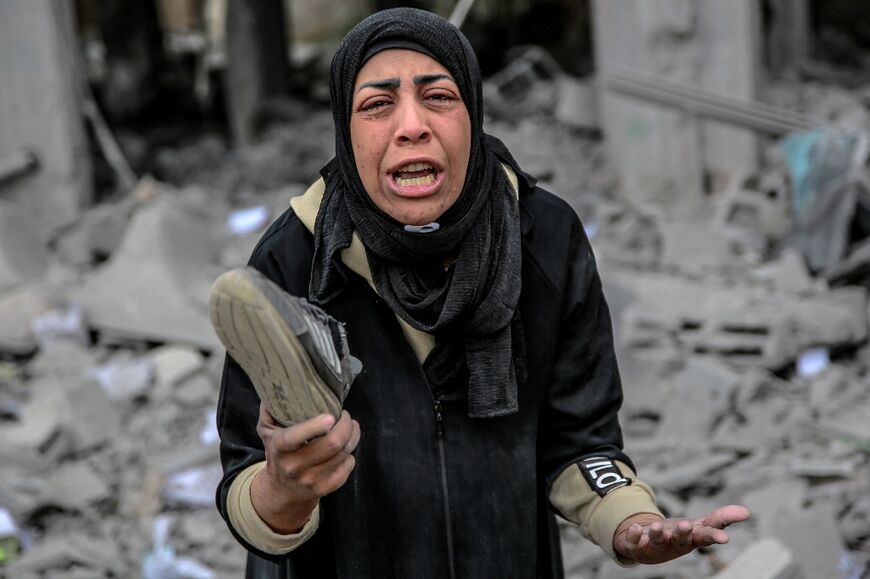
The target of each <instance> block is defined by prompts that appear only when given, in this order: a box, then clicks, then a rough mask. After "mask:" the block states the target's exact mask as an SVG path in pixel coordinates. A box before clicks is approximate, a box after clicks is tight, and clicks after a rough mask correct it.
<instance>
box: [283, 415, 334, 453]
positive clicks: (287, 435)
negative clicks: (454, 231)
mask: <svg viewBox="0 0 870 579" xmlns="http://www.w3.org/2000/svg"><path fill="white" fill-rule="evenodd" d="M334 425H335V418H334V417H333V416H331V415H329V414H321V415H320V416H315V417H314V418H311V419H308V420H306V421H305V422H300V423H299V424H294V425H293V426H288V427H287V428H285V429H283V431H282V432H281V433H280V436H279V437H278V440H277V441H276V443H277V444H278V445H279V446H280V450H281V451H283V452H291V451H294V450H297V449H299V448H302V447H303V446H306V445H307V444H308V443H309V441H312V440H315V439H317V438H320V437H321V436H324V435H326V433H328V432H329V431H330V429H331V428H332V427H333V426H334Z"/></svg>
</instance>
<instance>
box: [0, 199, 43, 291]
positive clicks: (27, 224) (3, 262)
mask: <svg viewBox="0 0 870 579" xmlns="http://www.w3.org/2000/svg"><path fill="white" fill-rule="evenodd" d="M37 231H38V229H37V227H36V224H35V223H34V222H33V221H32V220H31V219H30V217H29V216H28V215H27V214H26V213H25V212H24V211H23V210H22V209H20V208H18V207H16V206H15V205H13V204H12V203H9V202H5V201H4V202H0V292H2V291H5V290H8V289H10V288H12V287H14V286H16V285H19V284H21V283H24V282H28V281H34V280H37V279H39V278H40V277H41V276H42V274H43V273H44V272H45V270H46V268H48V263H49V252H48V249H47V248H46V247H45V245H44V244H43V241H42V239H40V238H39V236H38V234H37Z"/></svg>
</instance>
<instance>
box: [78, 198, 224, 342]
mask: <svg viewBox="0 0 870 579" xmlns="http://www.w3.org/2000/svg"><path fill="white" fill-rule="evenodd" d="M213 235H214V232H213V231H212V229H211V227H210V224H209V220H208V219H203V217H202V216H201V215H197V214H196V213H195V212H193V211H192V210H190V209H189V208H188V207H187V206H186V205H185V204H184V203H182V202H181V201H179V200H177V199H173V198H171V197H170V196H169V195H162V196H160V197H159V198H157V199H155V200H154V201H152V202H151V203H148V204H145V205H143V206H142V207H140V209H139V210H138V211H137V212H136V214H135V215H134V216H133V219H132V221H131V223H130V227H129V228H128V230H127V232H126V234H125V236H124V239H123V241H122V243H121V246H120V247H119V248H118V250H117V251H116V252H115V254H114V255H113V257H112V259H111V260H110V261H109V262H108V263H107V264H106V265H105V266H104V267H101V268H99V269H97V270H96V271H94V272H93V273H92V274H89V275H88V277H87V278H86V281H85V283H84V284H83V285H82V287H80V288H78V289H77V290H76V291H75V292H74V295H75V297H76V299H77V300H78V301H79V302H80V303H81V304H82V305H83V307H84V308H85V310H86V312H87V317H88V320H89V321H90V322H91V324H92V325H93V326H94V327H96V328H97V329H99V330H102V331H105V332H108V333H114V334H116V335H121V336H128V337H131V338H137V339H145V340H153V341H159V342H164V341H174V342H185V343H190V344H193V345H195V346H198V347H202V348H206V349H208V350H211V349H214V348H216V347H217V345H218V340H217V338H216V336H215V335H214V331H213V330H212V328H211V324H210V323H209V321H208V313H207V308H206V303H207V300H208V291H209V289H210V286H211V282H212V281H213V280H214V279H215V278H216V277H217V275H216V274H217V272H216V271H215V270H214V269H213V268H212V267H211V265H210V264H212V263H213V262H214V261H215V256H216V253H215V246H216V244H215V243H213V241H212V240H213Z"/></svg>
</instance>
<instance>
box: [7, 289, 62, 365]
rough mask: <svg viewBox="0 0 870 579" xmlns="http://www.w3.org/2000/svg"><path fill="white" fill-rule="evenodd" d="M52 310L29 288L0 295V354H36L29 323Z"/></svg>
mask: <svg viewBox="0 0 870 579" xmlns="http://www.w3.org/2000/svg"><path fill="white" fill-rule="evenodd" d="M0 291H2V290H0ZM52 307H53V306H52V304H51V302H50V300H49V299H48V297H47V296H45V295H43V293H42V292H41V291H40V290H39V289H38V288H37V287H35V286H33V285H22V286H19V287H17V288H15V289H10V290H7V291H5V292H2V293H0V320H2V321H3V323H0V352H7V353H9V354H14V355H24V354H30V353H32V352H33V351H34V350H36V347H37V341H36V336H35V335H34V334H33V329H32V324H33V321H34V320H35V319H37V318H38V317H39V316H41V315H43V314H45V313H47V312H49V311H51V309H52Z"/></svg>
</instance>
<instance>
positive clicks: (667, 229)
mask: <svg viewBox="0 0 870 579" xmlns="http://www.w3.org/2000/svg"><path fill="white" fill-rule="evenodd" d="M657 225H658V228H659V231H660V233H661V235H662V240H663V243H662V253H661V257H660V263H661V265H662V266H665V267H678V268H680V269H682V270H688V271H696V270H705V269H710V268H716V269H721V268H723V267H727V266H728V265H729V264H732V265H733V264H736V263H738V259H737V254H736V252H735V251H734V250H733V249H732V248H731V243H730V241H729V239H728V237H727V236H726V235H724V234H723V233H722V232H721V231H720V230H719V229H718V228H716V227H715V224H714V223H713V220H712V218H711V217H710V216H708V217H706V218H705V217H704V216H696V218H694V219H691V220H688V219H681V220H672V219H663V220H660V221H659V222H658V223H657Z"/></svg>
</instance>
